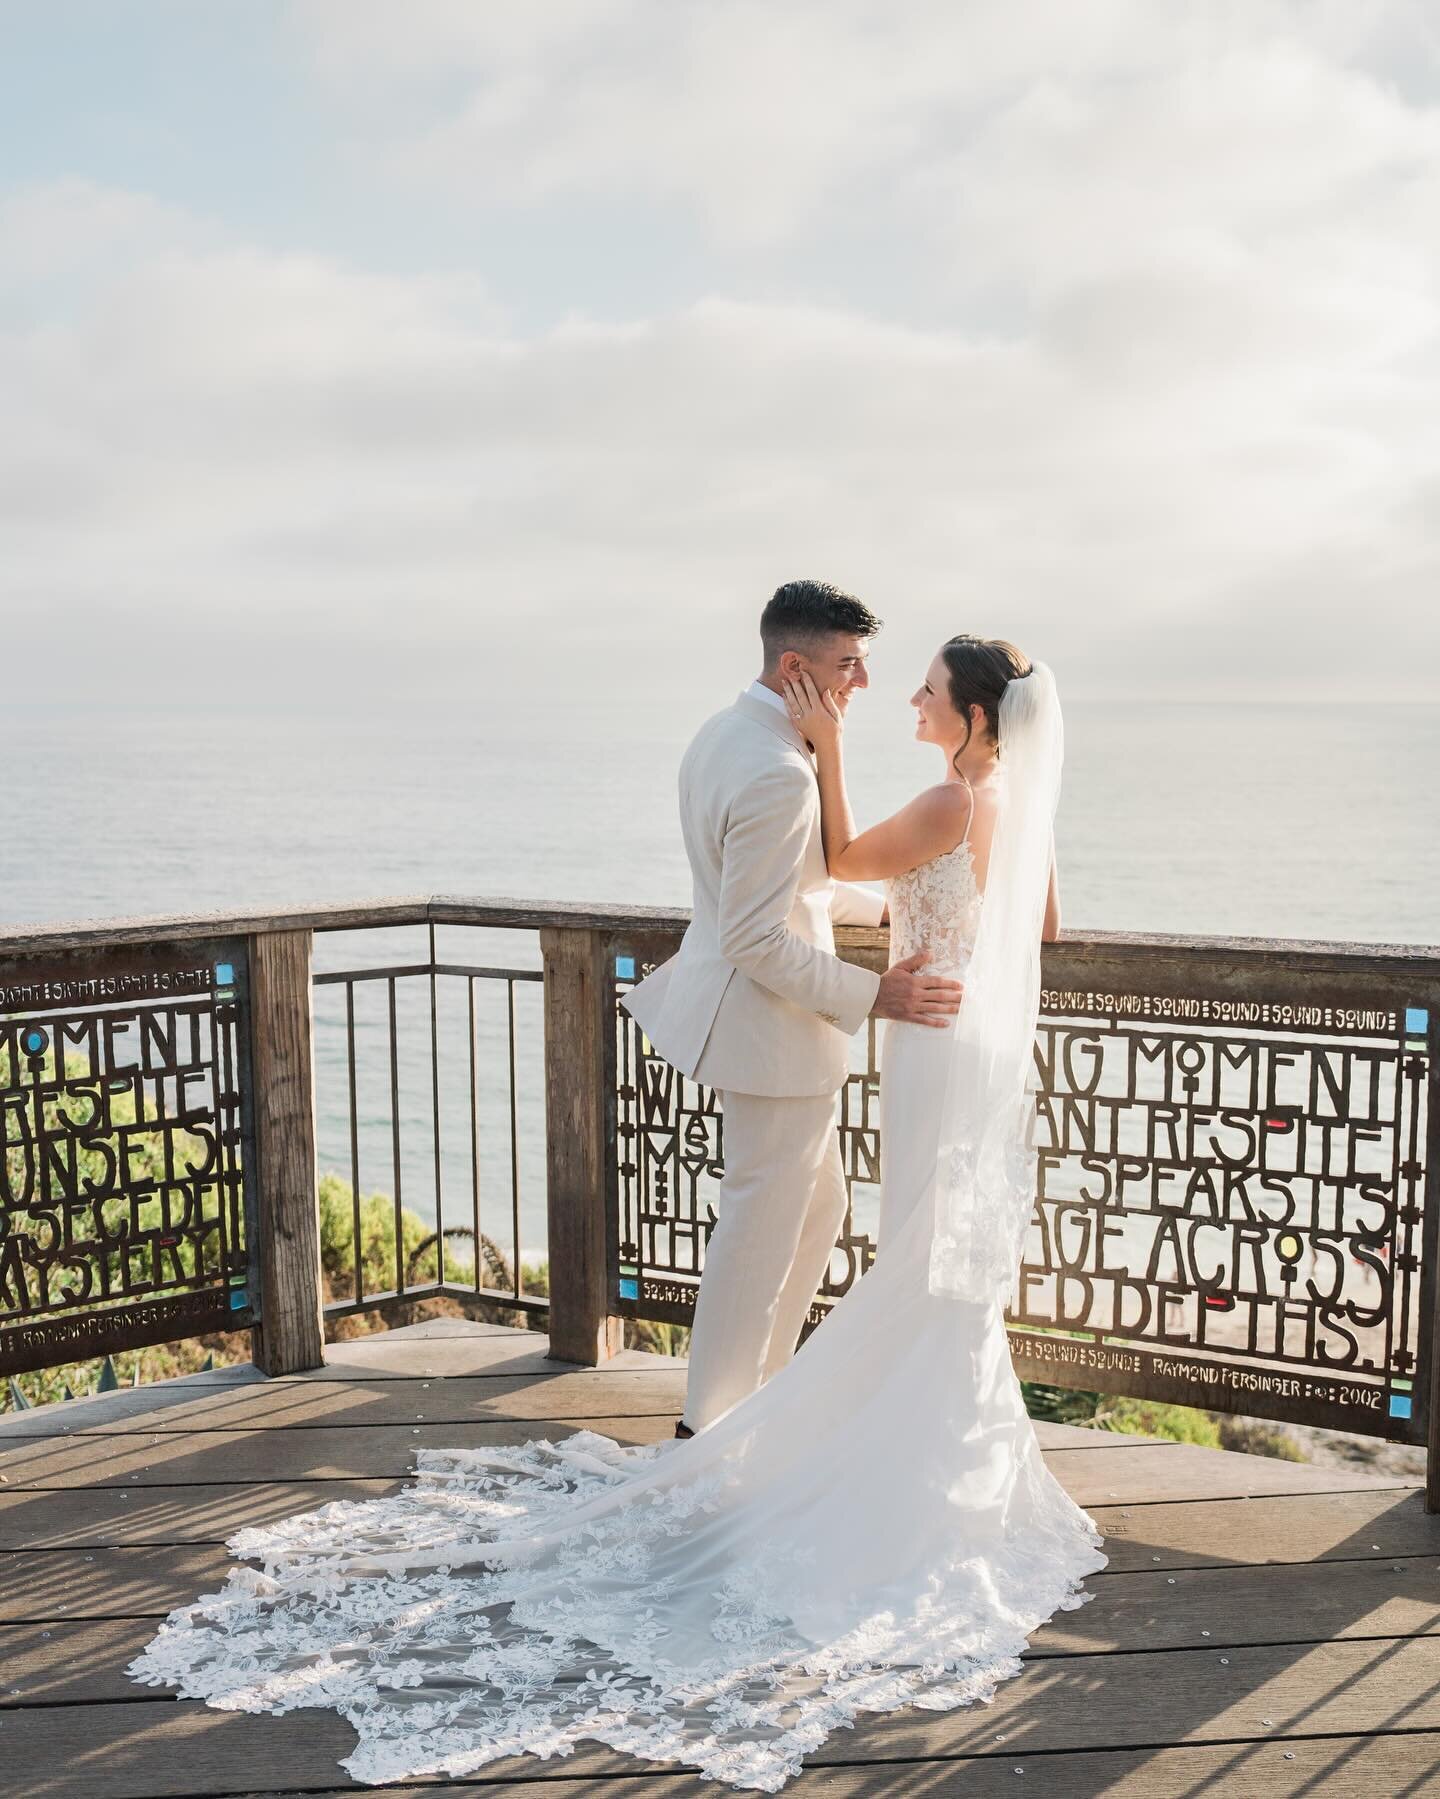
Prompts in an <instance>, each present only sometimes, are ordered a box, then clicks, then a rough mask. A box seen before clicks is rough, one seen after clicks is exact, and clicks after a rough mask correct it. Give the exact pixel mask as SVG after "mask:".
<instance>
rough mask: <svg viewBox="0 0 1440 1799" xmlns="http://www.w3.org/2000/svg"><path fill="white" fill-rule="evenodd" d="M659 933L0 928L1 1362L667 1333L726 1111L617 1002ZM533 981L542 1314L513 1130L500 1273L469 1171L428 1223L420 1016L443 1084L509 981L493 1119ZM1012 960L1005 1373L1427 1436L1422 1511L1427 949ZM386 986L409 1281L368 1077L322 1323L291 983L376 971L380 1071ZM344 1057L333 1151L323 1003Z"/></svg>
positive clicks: (863, 1070) (438, 1165)
mask: <svg viewBox="0 0 1440 1799" xmlns="http://www.w3.org/2000/svg"><path fill="white" fill-rule="evenodd" d="M685 923H686V915H685V914H684V913H683V912H679V911H673V910H659V909H639V908H626V909H613V908H611V909H607V908H594V907H581V906H554V905H537V904H531V903H528V902H522V901H508V900H483V901H481V900H468V899H464V898H452V897H428V896H412V897H404V898H399V899H389V900H382V901H376V902H373V903H370V904H364V905H354V906H341V907H321V908H307V909H291V910H275V911H264V912H250V913H245V914H224V915H221V914H210V915H204V916H180V917H169V918H152V919H132V920H109V921H104V922H85V923H76V924H62V925H52V926H45V927H37V928H18V929H11V930H10V931H8V932H5V933H3V934H0V1107H3V1121H4V1130H3V1135H4V1142H5V1174H4V1177H3V1179H4V1187H3V1190H0V1208H3V1213H4V1231H3V1235H0V1371H5V1370H11V1371H14V1370H18V1369H24V1368H34V1367H40V1366H46V1365H52V1364H55V1363H59V1362H62V1361H68V1360H73V1359H76V1358H77V1357H79V1356H81V1355H84V1354H87V1353H95V1352H97V1351H98V1350H99V1349H101V1348H105V1349H109V1348H118V1347H132V1346H136V1345H139V1344H142V1343H151V1342H160V1341H165V1340H171V1339H174V1338H177V1337H181V1336H187V1335H195V1334H199V1333H201V1332H205V1331H210V1330H213V1329H216V1328H220V1327H221V1325H222V1322H223V1323H225V1324H228V1325H230V1326H232V1327H233V1326H237V1325H245V1326H249V1327H250V1328H251V1330H252V1332H253V1353H254V1357H255V1361H256V1363H257V1365H258V1366H260V1367H261V1368H262V1369H264V1370H266V1371H267V1372H270V1373H280V1372H286V1371H290V1370H295V1369H301V1368H307V1367H315V1366H317V1365H319V1363H320V1362H321V1360H322V1358H323V1336H324V1325H325V1314H326V1311H327V1309H328V1310H330V1311H331V1312H335V1311H339V1310H357V1309H370V1308H376V1307H378V1308H385V1307H389V1306H392V1305H393V1304H395V1303H396V1302H397V1301H401V1300H406V1299H413V1298H414V1297H416V1296H417V1295H423V1294H429V1293H444V1294H448V1295H451V1296H454V1297H456V1298H460V1299H463V1300H465V1301H466V1302H473V1303H474V1304H476V1305H481V1306H484V1305H487V1304H493V1303H495V1302H496V1301H497V1300H499V1299H502V1298H508V1300H509V1301H510V1302H511V1303H512V1304H514V1305H516V1306H518V1307H519V1308H520V1309H521V1310H526V1309H528V1310H529V1311H531V1312H532V1313H536V1314H541V1315H543V1316H544V1318H545V1320H546V1321H547V1322H548V1327H549V1332H550V1339H551V1353H552V1354H553V1355H555V1356H556V1357H558V1358H561V1359H564V1360H567V1361H578V1362H588V1363H593V1362H597V1361H600V1360H603V1359H604V1358H605V1357H607V1356H608V1355H610V1354H611V1353H613V1351H614V1350H615V1349H616V1348H617V1347H618V1345H619V1342H620V1333H621V1330H622V1325H623V1320H624V1319H625V1318H626V1317H627V1316H628V1317H635V1318H651V1319H660V1320H667V1319H668V1320H678V1321H684V1320H685V1319H687V1318H688V1317H689V1315H690V1313H691V1310H692V1309H693V1304H694V1294H695V1290H696V1288H697V1286H698V1281H699V1276H700V1270H701V1268H702V1267H703V1253H704V1243H705V1238H706V1236H707V1234H708V1228H709V1223H710V1220H711V1217H712V1213H711V1210H710V1208H711V1204H712V1202H713V1199H714V1194H715V1190H716V1182H717V1179H718V1175H719V1172H720V1169H721V1167H722V1163H723V1118H722V1117H721V1115H720V1113H719V1111H718V1108H717V1106H716V1103H715V1100H714V1096H713V1095H711V1094H708V1093H706V1092H705V1091H703V1090H702V1089H698V1088H696V1087H695V1086H694V1084H693V1083H691V1082H688V1081H685V1080H682V1079H681V1078H680V1077H679V1076H678V1075H677V1074H676V1073H675V1071H674V1070H672V1069H669V1068H668V1067H667V1066H666V1065H665V1064H664V1063H663V1062H661V1061H660V1060H659V1059H658V1057H656V1055H655V1054H654V1052H653V1050H652V1049H651V1047H650V1046H649V1045H648V1044H647V1043H645V1042H644V1040H643V1038H642V1037H641V1036H640V1034H639V1033H638V1032H637V1031H636V1030H635V1028H634V1027H633V1025H631V1023H630V1022H629V1020H628V1018H627V1017H626V1016H625V1015H624V1014H623V1012H621V1011H620V1010H619V1008H618V1006H617V999H618V996H619V994H620V993H621V992H622V991H623V990H624V988H625V987H626V986H627V985H629V984H630V983H631V982H632V981H633V980H635V979H638V978H640V977H641V976H642V975H643V973H644V971H645V969H646V967H647V966H650V965H653V964H654V963H656V962H658V961H660V960H662V959H664V957H665V956H667V955H669V954H670V953H672V952H673V950H674V948H675V947H676V945H677V944H678V941H679V938H680V935H681V933H682V932H683V929H684V926H685ZM400 926H423V927H425V928H426V929H427V930H428V932H429V953H428V956H427V957H425V958H422V959H421V960H419V961H411V962H407V963H397V964H394V965H380V966H377V967H372V968H369V969H367V970H365V971H363V972H362V971H355V970H347V971H343V972H340V973H335V972H330V973H325V974H321V975H320V976H318V977H317V976H315V974H314V971H313V969H312V950H313V946H314V939H315V934H316V933H317V932H321V933H330V932H343V931H357V930H364V931H373V930H378V929H386V928H391V927H400ZM449 927H475V928H478V929H482V930H486V931H494V930H504V931H506V932H510V933H518V934H521V936H522V937H523V939H524V941H525V942H527V943H528V944H529V945H531V946H532V947H533V946H536V945H537V944H538V950H539V961H540V964H541V967H540V969H539V970H535V971H533V972H531V971H526V970H522V969H519V968H517V967H514V966H509V965H507V966H506V967H504V968H495V967H493V966H491V965H490V964H488V963H487V964H480V963H472V962H468V961H464V960H459V961H457V960H453V959H452V960H448V961H446V960H441V959H440V958H438V957H437V953H436V944H435V932H436V930H437V929H448V928H449ZM838 938H839V947H840V950H841V953H842V954H844V955H846V956H848V957H850V958H851V959H853V960H856V961H859V962H863V963H866V964H867V965H870V966H881V965H883V963H884V961H885V959H886V955H887V944H886V935H885V933H884V932H882V931H857V930H842V931H841V932H839V933H838ZM542 973H543V983H544V1065H543V1101H544V1107H545V1115H546V1124H545V1216H546V1219H547V1230H548V1244H547V1254H548V1265H549V1266H548V1281H549V1292H548V1295H547V1296H543V1297H542V1296H538V1295H533V1294H527V1293H526V1292H524V1291H523V1290H522V1289H521V1285H520V1280H519V1267H520V1242H519V1237H520V1222H519V1217H520V1214H519V1205H520V1191H519V1177H518V1163H514V1157H513V1140H512V1163H514V1166H513V1167H512V1170H511V1173H512V1188H511V1193H510V1207H511V1219H512V1223H513V1258H514V1271H515V1282H514V1286H513V1287H512V1288H510V1289H508V1290H507V1291H504V1292H501V1291H498V1290H497V1289H496V1287H495V1285H494V1283H493V1281H492V1282H489V1283H484V1282H482V1278H481V1265H480V1257H479V1253H478V1252H479V1244H480V1240H481V1235H482V1228H481V1227H482V1221H481V1212H480V1192H479V1181H478V1172H477V1175H476V1186H475V1190H474V1192H473V1193H472V1194H471V1195H469V1196H468V1197H469V1199H470V1202H471V1204H470V1208H469V1210H468V1212H467V1218H468V1220H470V1221H471V1222H467V1223H466V1224H465V1225H463V1226H453V1223H452V1224H447V1222H446V1217H447V1214H446V1208H447V1204H448V1205H449V1206H450V1208H451V1211H450V1216H451V1219H452V1221H453V1215H454V1214H453V1203H454V1202H453V1196H452V1195H449V1194H448V1191H447V1189H448V1180H447V1177H446V1176H445V1173H444V1171H443V1168H442V1156H441V1149H440V1136H441V1124H440V1105H441V1101H440V1078H439V1069H440V1065H441V1056H440V1049H439V1032H438V1029H437V1026H436V1018H437V1011H436V999H435V994H436V990H437V985H438V984H439V983H442V982H444V981H446V980H450V979H454V980H459V981H465V982H468V983H469V984H470V990H471V996H472V1024H471V1032H470V1040H469V1041H470V1055H471V1066H470V1079H471V1090H472V1096H473V1091H474V1083H475V1081H476V1079H477V1078H478V1077H477V1072H476V1069H475V1064H474V1029H473V993H474V983H475V981H476V980H482V979H498V980H501V981H505V982H508V983H509V994H510V1039H509V1070H508V1079H509V1092H508V1103H509V1107H510V1116H511V1122H512V1133H513V1129H514V1119H515V1116H516V1074H515V1017H514V994H515V983H516V982H519V981H524V980H534V979H536V978H537V977H538V976H540V975H541V974H542ZM1044 973H1045V997H1044V1002H1043V1007H1042V1019H1041V1029H1040V1033H1039V1037H1038V1040H1037V1064H1036V1065H1037V1075H1038V1094H1037V1107H1038V1112H1037V1148H1038V1151H1039V1168H1040V1179H1039V1183H1038V1187H1039V1190H1038V1192H1037V1203H1036V1209H1035V1214H1034V1220H1033V1223H1032V1230H1031V1239H1030V1243H1029V1245H1028V1246H1027V1251H1026V1257H1025V1263H1024V1267H1023V1270H1022V1283H1021V1297H1020V1301H1019V1304H1018V1305H1017V1306H1016V1308H1015V1310H1014V1312H1013V1313H1012V1314H1011V1316H1010V1318H1009V1324H1010V1327H1011V1343H1012V1349H1013V1351H1014V1356H1015V1362H1016V1367H1017V1370H1018V1371H1019V1372H1020V1373H1021V1374H1022V1375H1024V1376H1025V1377H1027V1378H1031V1379H1036V1380H1042V1381H1046V1382H1050V1383H1053V1384H1055V1385H1058V1386H1076V1387H1085V1388H1091V1389H1098V1390H1100V1391H1108V1392H1122V1393H1129V1394H1134V1395H1138V1396H1148V1397H1152V1398H1157V1399H1166V1400H1173V1401H1176V1402H1179V1403H1185V1404H1194V1405H1202V1406H1205V1407H1208V1408H1211V1409H1214V1410H1229V1411H1235V1412H1242V1413H1246V1414H1250V1415H1254V1416H1261V1417H1271V1418H1277V1419H1288V1420H1292V1421H1296V1422H1301V1423H1309V1424H1319V1425H1325V1426H1328V1427H1331V1428H1337V1429H1346V1430H1355V1431H1360V1432H1364V1433H1366V1434H1368V1435H1372V1436H1377V1437H1383V1438H1389V1439H1391V1440H1398V1441H1404V1442H1411V1443H1417V1444H1423V1445H1425V1446H1426V1447H1427V1449H1428V1451H1429V1457H1430V1460H1429V1466H1430V1487H1429V1493H1428V1503H1429V1504H1430V1507H1431V1509H1440V1478H1437V1470H1440V1454H1437V1449H1440V1441H1437V1439H1440V1426H1437V1415H1440V1407H1437V1406H1436V1404H1435V1403H1434V1402H1433V1395H1434V1392H1435V1382H1436V1368H1435V1358H1436V1352H1437V1333H1436V1330H1435V1311H1436V1304H1437V1290H1436V1269H1437V1250H1440V1245H1437V1230H1440V1186H1437V1181H1440V1175H1437V1170H1440V1105H1437V1103H1436V1100H1437V1093H1436V1081H1437V1072H1436V1071H1437V1057H1436V1054H1435V1048H1436V1038H1435V1032H1436V1028H1437V1020H1440V952H1437V951H1436V950H1433V949H1428V948H1419V949H1417V948H1405V947H1395V946H1383V945H1369V944H1360V945H1345V944H1314V943H1297V942H1272V941H1265V940H1257V939H1220V938H1206V939H1188V938H1187V939H1182V938H1171V937H1153V936H1135V935H1122V934H1116V933H1099V932H1094V933H1084V934H1070V935H1067V937H1066V939H1065V940H1064V941H1063V942H1061V943H1058V944H1055V945H1050V946H1047V948H1046V951H1045V963H1044ZM411 977H414V978H415V979H418V980H422V981H426V982H428V984H429V990H430V996H431V998H430V1006H431V1010H430V1040H429V1054H430V1057H431V1068H432V1073H433V1074H434V1084H433V1094H434V1118H433V1126H434V1144H435V1150H434V1204H435V1208H436V1216H435V1219H434V1220H433V1222H434V1224H435V1226H436V1230H437V1232H438V1233H439V1236H440V1243H441V1251H440V1260H439V1273H438V1278H433V1279H427V1280H425V1281H422V1282H420V1283H419V1284H418V1285H417V1284H416V1283H415V1282H414V1281H411V1280H409V1279H407V1269H406V1266H405V1264H404V1260H403V1253H402V1252H403V1241H402V1233H401V1231H400V1230H399V1228H398V1227H399V1217H400V1195H399V1182H398V1175H399V1169H400V1130H401V1117H400V1112H401V1109H402V1108H401V1104H400V1098H399V1085H398V1082H395V1081H393V1080H392V1086H391V1092H392V1095H393V1096H394V1111H395V1116H394V1118H393V1120H392V1126H393V1130H394V1133H395V1150H394V1167H395V1173H396V1182H395V1194H394V1200H395V1210H396V1221H397V1231H396V1258H397V1266H396V1270H395V1278H394V1280H393V1281H391V1282H389V1283H387V1284H386V1285H385V1286H383V1288H380V1289H377V1290H374V1291H370V1290H367V1289H365V1287H364V1284H363V1282H361V1281H360V1279H359V1274H358V1262H357V1278H356V1284H355V1288H354V1291H353V1292H350V1293H347V1294H345V1295H343V1296H341V1297H339V1298H337V1297H335V1296H334V1295H332V1296H331V1298H330V1301H329V1305H328V1308H327V1303H326V1299H325V1296H324V1294H323V1292H322V1284H321V1275H320V1256H319V1244H318V1234H317V1223H316V1203H315V1178H316V1177H315V1170H316V1124H315V1053H314V1004H315V998H316V995H317V993H318V992H319V991H320V990H321V989H322V988H323V987H324V986H325V984H326V983H329V984H330V986H331V988H332V990H333V988H334V986H335V985H336V984H337V983H338V984H341V985H342V986H344V988H345V992H346V994H347V998H348V999H349V1000H350V1001H351V1003H352V1006H353V994H354V983H355V982H356V981H359V980H362V979H372V980H375V979H378V980H381V981H384V982H388V983H389V991H390V1019H391V1031H390V1036H389V1040H388V1044H387V1051H388V1054H389V1056H390V1058H391V1069H392V1074H393V1070H394V1068H395V1057H396V1037H395V1025H394V1019H395V1004H394V993H395V983H396V982H397V981H403V980H405V979H408V978H411ZM347 983H348V984H349V985H346V984H347ZM856 1048H857V1058H856V1064H855V1067H854V1072H853V1074H852V1077H851V1080H850V1082H849V1083H848V1084H847V1086H846V1088H845V1089H844V1091H843V1093H842V1102H841V1116H840V1124H841V1133H842V1144H843V1146H844V1150H845V1157H846V1168H847V1176H848V1178H849V1181H850V1188H851V1209H850V1214H849V1216H848V1217H847V1221H846V1228H845V1232H844V1234H843V1236H842V1238H841V1240H840V1242H839V1243H838V1244H837V1249H836V1255H835V1258H834V1261H833V1263H832V1268H831V1272H830V1276H829V1278H828V1279H827V1281H826V1283H825V1286H824V1288H822V1291H821V1293H820V1294H819V1295H817V1300H816V1305H815V1308H814V1310H813V1312H812V1320H811V1323H812V1326H813V1325H814V1324H815V1323H818V1321H819V1320H820V1319H821V1318H822V1317H823V1315H824V1312H825V1310H826V1308H827V1307H828V1305H829V1304H830V1303H833V1301H834V1299H835V1298H836V1297H837V1296H838V1295H839V1294H841V1293H843V1292H844V1291H846V1290H847V1289H848V1287H849V1286H850V1285H851V1284H852V1283H853V1281H854V1280H856V1279H858V1278H860V1277H861V1276H862V1275H863V1273H864V1270H865V1268H866V1267H867V1266H868V1265H869V1262H870V1259H871V1257H872V1256H873V1255H874V1254H875V1252H876V1247H877V1246H876V1243H875V1241H874V1219H873V1213H874V1199H875V1194H876V1184H877V1182H878V1179H879V1177H880V1173H881V1166H882V1163H883V1145H882V1144H881V1142H880V1140H879V1133H878V1118H877V1106H876V1097H877V1091H878V1086H877V1082H878V1072H877V1069H876V1067H875V1049H876V1044H875V1037H874V1033H873V1031H872V1032H871V1033H870V1034H869V1038H868V1041H865V1040H857V1045H856ZM349 1054H350V1058H351V1059H350V1062H349V1065H348V1066H349V1071H350V1077H351V1081H350V1086H351V1092H350V1126H351V1140H352V1143H353V1142H354V1141H355V1136H354V1133H355V1124H356V1110H355V1102H354V1069H355V1060H354V1058H355V1054H356V1052H355V1038H354V1031H353V1011H352V1029H351V1032H350V1041H349ZM540 1098H541V1095H540V1094H539V1093H536V1094H535V1095H533V1096H530V1100H533V1103H534V1105H535V1106H536V1107H538V1105H539V1103H540ZM527 1103H530V1101H529V1100H527ZM137 1114H138V1116H137ZM472 1129H473V1113H472ZM137 1145H140V1146H142V1147H143V1149H144V1155H143V1156H139V1158H138V1161H137V1151H136V1146H137ZM355 1160H356V1167H355V1170H354V1172H355V1175H356V1179H355V1203H356V1208H357V1210H356V1216H357V1220H358V1206H359V1181H358V1160H359V1158H358V1154H357V1155H356V1158H355ZM137 1166H138V1167H139V1169H140V1174H139V1176H138V1177H137V1176H136V1174H135V1168H136V1167H137ZM452 1228H454V1229H460V1230H464V1231H466V1232H468V1233H469V1235H470V1236H471V1237H472V1239H473V1242H474V1247H475V1251H476V1253H475V1257H474V1263H473V1270H472V1276H471V1278H469V1279H467V1280H463V1281H462V1280H460V1279H458V1278H457V1277H455V1276H453V1275H452V1274H450V1273H448V1272H447V1270H446V1266H445V1261H444V1247H443V1246H444V1242H445V1240H446V1236H445V1233H446V1232H447V1231H448V1230H450V1229H452ZM357 1236H358V1232H357ZM357 1256H358V1247H357ZM897 1328H903V1321H898V1322H897Z"/></svg>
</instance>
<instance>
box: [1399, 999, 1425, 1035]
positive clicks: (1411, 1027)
mask: <svg viewBox="0 0 1440 1799" xmlns="http://www.w3.org/2000/svg"><path fill="white" fill-rule="evenodd" d="M1429 1029H1430V1014H1429V1012H1428V1011H1427V1010H1426V1009H1425V1007H1424V1006H1406V1008H1405V1035H1406V1036H1407V1037H1423V1036H1424V1035H1425V1033H1426V1032H1427V1031H1428V1030H1429Z"/></svg>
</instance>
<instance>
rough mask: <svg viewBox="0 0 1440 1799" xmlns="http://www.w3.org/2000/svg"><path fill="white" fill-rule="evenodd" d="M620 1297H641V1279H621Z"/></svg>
mask: <svg viewBox="0 0 1440 1799" xmlns="http://www.w3.org/2000/svg"><path fill="white" fill-rule="evenodd" d="M620 1297H621V1298H622V1299H638V1298H639V1297H640V1283H639V1281H621V1283H620Z"/></svg>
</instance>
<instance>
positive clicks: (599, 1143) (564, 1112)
mask: <svg viewBox="0 0 1440 1799" xmlns="http://www.w3.org/2000/svg"><path fill="white" fill-rule="evenodd" d="M540 948H541V951H542V953H543V955H544V958H545V1123H546V1174H547V1182H546V1185H547V1194H548V1197H547V1212H548V1217H549V1256H550V1349H549V1354H550V1355H551V1356H553V1357H554V1358H555V1359H556V1360H557V1361H563V1362H580V1363H584V1364H585V1365H586V1366H588V1367H594V1366H595V1365H596V1364H597V1363H599V1362H604V1361H607V1360H608V1359H609V1358H610V1357H611V1356H612V1355H614V1354H615V1353H616V1351H617V1350H618V1349H619V1348H620V1346H621V1341H622V1329H623V1323H622V1320H621V1319H619V1318H618V1317H614V1316H612V1315H611V1314H610V1311H609V1305H610V1283H609V1267H608V1262H609V1258H608V1254H607V1248H606V1206H607V1203H608V1199H609V1191H610V1185H611V1180H610V1170H611V1166H612V1164H613V1162H614V1145H615V1069H614V1062H615V1001H614V980H613V978H612V975H611V965H610V955H611V951H610V943H609V938H608V936H606V935H605V934H603V933H601V932H599V931H589V930H564V929H555V928H549V929H545V930H542V931H541V933H540Z"/></svg>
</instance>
